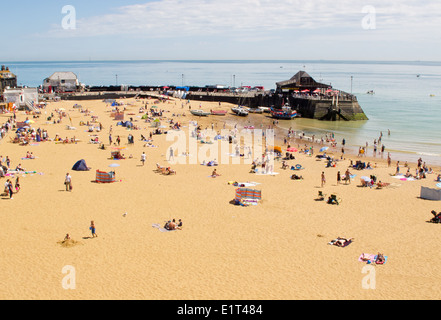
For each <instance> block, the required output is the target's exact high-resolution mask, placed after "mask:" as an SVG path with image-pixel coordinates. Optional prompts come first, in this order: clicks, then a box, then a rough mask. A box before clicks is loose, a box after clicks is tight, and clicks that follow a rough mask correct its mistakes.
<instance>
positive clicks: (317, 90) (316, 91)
mask: <svg viewBox="0 0 441 320" xmlns="http://www.w3.org/2000/svg"><path fill="white" fill-rule="evenodd" d="M320 91H321V90H320V89H315V90H314V91H313V92H314V93H320Z"/></svg>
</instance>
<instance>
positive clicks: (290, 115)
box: [271, 107, 297, 120]
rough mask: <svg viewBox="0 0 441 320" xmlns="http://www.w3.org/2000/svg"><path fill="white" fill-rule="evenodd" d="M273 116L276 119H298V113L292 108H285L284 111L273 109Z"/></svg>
mask: <svg viewBox="0 0 441 320" xmlns="http://www.w3.org/2000/svg"><path fill="white" fill-rule="evenodd" d="M271 116H272V117H273V118H276V119H282V120H291V119H294V118H295V117H297V111H296V110H292V109H291V107H283V108H282V109H271Z"/></svg>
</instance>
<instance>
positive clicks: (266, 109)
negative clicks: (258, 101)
mask: <svg viewBox="0 0 441 320" xmlns="http://www.w3.org/2000/svg"><path fill="white" fill-rule="evenodd" d="M257 109H259V110H262V112H265V113H270V112H271V108H268V107H258V108H257Z"/></svg>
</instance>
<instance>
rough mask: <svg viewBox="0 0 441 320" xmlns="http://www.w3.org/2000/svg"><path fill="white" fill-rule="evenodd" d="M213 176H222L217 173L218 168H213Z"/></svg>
mask: <svg viewBox="0 0 441 320" xmlns="http://www.w3.org/2000/svg"><path fill="white" fill-rule="evenodd" d="M211 176H212V177H213V178H216V177H220V174H219V173H217V171H216V169H214V170H213V173H212V174H211Z"/></svg>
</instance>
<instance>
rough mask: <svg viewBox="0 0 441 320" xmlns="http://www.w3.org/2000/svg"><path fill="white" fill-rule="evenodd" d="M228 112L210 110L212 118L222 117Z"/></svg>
mask: <svg viewBox="0 0 441 320" xmlns="http://www.w3.org/2000/svg"><path fill="white" fill-rule="evenodd" d="M227 112H228V111H225V110H211V114H212V115H213V116H224V115H226V114H227Z"/></svg>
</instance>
